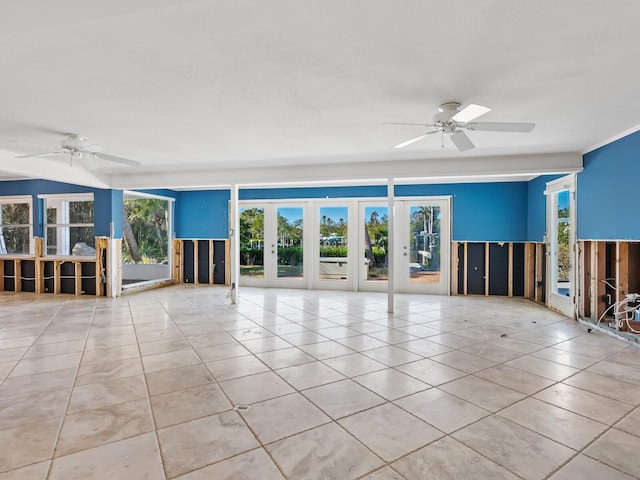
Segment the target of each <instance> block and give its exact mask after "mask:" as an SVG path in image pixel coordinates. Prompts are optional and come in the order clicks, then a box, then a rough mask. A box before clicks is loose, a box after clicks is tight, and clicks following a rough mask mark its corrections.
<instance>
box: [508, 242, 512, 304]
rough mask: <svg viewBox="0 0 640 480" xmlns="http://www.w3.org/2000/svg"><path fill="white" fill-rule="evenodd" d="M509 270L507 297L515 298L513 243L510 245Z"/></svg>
mask: <svg viewBox="0 0 640 480" xmlns="http://www.w3.org/2000/svg"><path fill="white" fill-rule="evenodd" d="M507 269H508V271H507V296H509V297H513V243H509V265H508V267H507Z"/></svg>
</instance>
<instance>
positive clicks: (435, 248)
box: [406, 204, 442, 284]
mask: <svg viewBox="0 0 640 480" xmlns="http://www.w3.org/2000/svg"><path fill="white" fill-rule="evenodd" d="M408 220H409V231H408V232H406V234H408V236H409V241H408V244H409V249H408V256H409V264H408V265H406V268H408V269H409V272H408V274H409V283H410V284H426V283H432V284H434V283H440V263H441V262H440V239H441V234H440V224H441V221H442V214H441V211H440V207H439V206H437V205H428V204H425V205H410V206H409V219H408Z"/></svg>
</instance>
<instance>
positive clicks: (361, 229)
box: [357, 199, 389, 292]
mask: <svg viewBox="0 0 640 480" xmlns="http://www.w3.org/2000/svg"><path fill="white" fill-rule="evenodd" d="M368 207H380V208H384V209H385V210H387V217H388V216H389V211H388V210H389V202H387V201H385V200H376V199H372V200H369V199H360V200H358V253H357V262H358V290H359V291H361V292H386V291H387V289H388V282H386V281H378V282H376V281H368V280H367V276H368V269H369V267H368V265H367V263H366V261H365V259H364V251H363V250H364V243H365V242H364V240H365V229H366V222H367V218H366V216H365V213H364V210H365V208H368ZM388 241H389V238H388V235H387V242H388ZM387 248H388V246H387ZM388 261H389V256H387V262H388Z"/></svg>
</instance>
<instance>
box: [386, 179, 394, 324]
mask: <svg viewBox="0 0 640 480" xmlns="http://www.w3.org/2000/svg"><path fill="white" fill-rule="evenodd" d="M387 201H388V202H389V220H388V229H389V232H388V234H387V277H388V278H389V280H387V313H393V307H394V302H393V293H394V288H395V287H394V281H393V280H394V277H395V265H394V257H395V255H394V249H395V242H394V238H393V237H394V224H395V222H394V213H395V208H394V207H395V197H394V182H393V178H389V181H388V183H387Z"/></svg>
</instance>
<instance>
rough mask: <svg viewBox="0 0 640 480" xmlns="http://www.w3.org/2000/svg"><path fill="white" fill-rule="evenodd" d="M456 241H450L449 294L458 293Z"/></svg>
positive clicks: (458, 263) (458, 266)
mask: <svg viewBox="0 0 640 480" xmlns="http://www.w3.org/2000/svg"><path fill="white" fill-rule="evenodd" d="M459 268H460V261H459V259H458V242H451V295H458V269H459Z"/></svg>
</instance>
